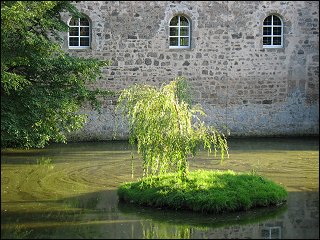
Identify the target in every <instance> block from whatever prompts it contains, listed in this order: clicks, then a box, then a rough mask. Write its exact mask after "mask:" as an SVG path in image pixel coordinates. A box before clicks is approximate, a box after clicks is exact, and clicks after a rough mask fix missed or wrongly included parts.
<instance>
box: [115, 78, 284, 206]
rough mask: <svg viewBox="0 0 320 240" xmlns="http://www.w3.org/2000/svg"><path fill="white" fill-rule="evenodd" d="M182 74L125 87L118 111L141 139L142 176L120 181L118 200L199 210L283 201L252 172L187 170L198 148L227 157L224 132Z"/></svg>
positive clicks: (280, 192)
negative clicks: (165, 81)
mask: <svg viewBox="0 0 320 240" xmlns="http://www.w3.org/2000/svg"><path fill="white" fill-rule="evenodd" d="M188 85H189V84H188V83H187V82H186V80H185V79H184V78H183V77H177V78H176V79H174V80H173V81H171V82H170V83H169V84H166V85H162V86H161V87H160V88H156V87H153V86H149V85H135V86H132V87H130V88H128V89H124V90H123V91H122V92H121V94H120V96H119V98H118V103H117V108H116V109H117V110H119V111H120V113H121V114H122V115H123V116H124V117H125V118H126V119H127V120H128V124H129V142H130V143H131V144H132V145H134V144H136V143H137V151H138V153H139V154H141V157H142V170H143V174H142V178H141V179H140V180H139V181H137V182H130V183H125V184H123V185H121V186H120V187H119V189H118V195H119V199H120V200H124V201H127V202H133V203H136V204H140V205H147V206H153V207H156V208H172V209H176V210H178V209H181V210H182V209H186V210H193V211H199V212H224V211H236V210H246V209H250V208H253V207H260V206H269V205H277V204H279V203H282V202H284V201H285V199H286V197H287V192H286V190H285V189H284V188H283V187H281V186H279V185H277V184H275V183H274V182H272V181H270V180H268V179H265V178H264V177H262V176H259V175H257V174H254V173H235V172H232V171H205V170H197V171H193V172H190V171H189V161H188V159H189V158H190V157H195V155H196V152H197V151H199V150H200V149H203V150H207V151H208V155H211V154H212V155H214V156H215V157H216V156H217V154H218V153H219V154H220V159H221V161H222V160H223V159H224V157H225V156H226V157H227V158H228V157H229V151H228V150H229V147H228V144H227V139H226V136H225V135H224V134H223V133H222V132H221V130H219V129H218V128H217V127H216V126H214V125H207V124H206V123H205V122H204V121H203V120H202V119H201V118H202V116H205V115H206V114H205V112H204V110H203V109H202V107H201V105H199V104H196V105H193V104H192V101H191V98H190V96H191V95H192V94H191V93H190V88H189V87H188Z"/></svg>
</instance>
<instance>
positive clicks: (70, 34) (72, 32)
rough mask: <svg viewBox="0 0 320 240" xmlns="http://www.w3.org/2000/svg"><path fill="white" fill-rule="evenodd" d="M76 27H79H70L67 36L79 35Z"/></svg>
mask: <svg viewBox="0 0 320 240" xmlns="http://www.w3.org/2000/svg"><path fill="white" fill-rule="evenodd" d="M78 29H79V28H78V27H70V28H69V36H78V35H79V31H78Z"/></svg>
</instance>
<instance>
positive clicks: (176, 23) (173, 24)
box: [170, 16, 178, 26]
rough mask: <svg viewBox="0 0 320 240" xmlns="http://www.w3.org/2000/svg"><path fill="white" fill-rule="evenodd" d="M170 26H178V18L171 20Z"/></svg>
mask: <svg viewBox="0 0 320 240" xmlns="http://www.w3.org/2000/svg"><path fill="white" fill-rule="evenodd" d="M170 26H178V16H175V17H174V18H172V19H171V21H170Z"/></svg>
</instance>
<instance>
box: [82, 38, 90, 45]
mask: <svg viewBox="0 0 320 240" xmlns="http://www.w3.org/2000/svg"><path fill="white" fill-rule="evenodd" d="M80 46H89V38H87V37H82V38H80Z"/></svg>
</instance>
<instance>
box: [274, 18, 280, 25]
mask: <svg viewBox="0 0 320 240" xmlns="http://www.w3.org/2000/svg"><path fill="white" fill-rule="evenodd" d="M273 25H281V20H280V18H278V17H277V16H273Z"/></svg>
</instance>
